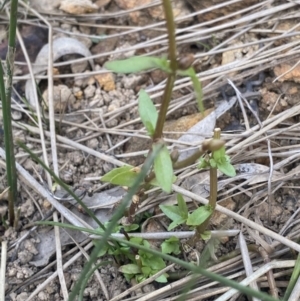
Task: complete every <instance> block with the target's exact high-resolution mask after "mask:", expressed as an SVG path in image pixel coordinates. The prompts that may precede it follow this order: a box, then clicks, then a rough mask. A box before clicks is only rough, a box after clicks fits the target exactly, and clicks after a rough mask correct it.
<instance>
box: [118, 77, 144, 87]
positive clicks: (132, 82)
mask: <svg viewBox="0 0 300 301" xmlns="http://www.w3.org/2000/svg"><path fill="white" fill-rule="evenodd" d="M142 79H143V76H141V75H131V76H124V77H123V79H122V84H123V86H124V88H125V89H135V87H136V86H137V85H138V84H139V83H140V82H141V80H142Z"/></svg>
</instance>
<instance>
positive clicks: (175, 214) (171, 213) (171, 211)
mask: <svg viewBox="0 0 300 301" xmlns="http://www.w3.org/2000/svg"><path fill="white" fill-rule="evenodd" d="M159 208H160V209H161V211H162V212H163V213H164V214H165V215H166V216H167V217H168V218H169V219H171V220H172V221H173V222H172V223H171V224H170V225H169V227H168V231H170V230H172V229H174V228H176V227H177V226H178V225H180V224H183V223H185V221H186V219H187V216H186V215H185V212H184V211H182V210H180V208H179V207H178V206H170V205H160V206H159Z"/></svg>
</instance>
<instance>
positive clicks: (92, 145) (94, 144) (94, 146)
mask: <svg viewBox="0 0 300 301" xmlns="http://www.w3.org/2000/svg"><path fill="white" fill-rule="evenodd" d="M98 146H99V141H98V139H97V138H93V139H90V140H88V142H87V147H89V148H92V149H97V148H98Z"/></svg>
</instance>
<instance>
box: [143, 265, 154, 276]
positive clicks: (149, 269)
mask: <svg viewBox="0 0 300 301" xmlns="http://www.w3.org/2000/svg"><path fill="white" fill-rule="evenodd" d="M141 270H142V273H143V275H144V276H146V277H148V276H149V275H150V274H151V271H152V270H151V268H149V267H142V268H141Z"/></svg>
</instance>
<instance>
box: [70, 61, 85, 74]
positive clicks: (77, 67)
mask: <svg viewBox="0 0 300 301" xmlns="http://www.w3.org/2000/svg"><path fill="white" fill-rule="evenodd" d="M87 66H88V62H87V61H82V62H76V63H72V64H71V70H72V73H81V72H83V71H84V70H86V69H87Z"/></svg>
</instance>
